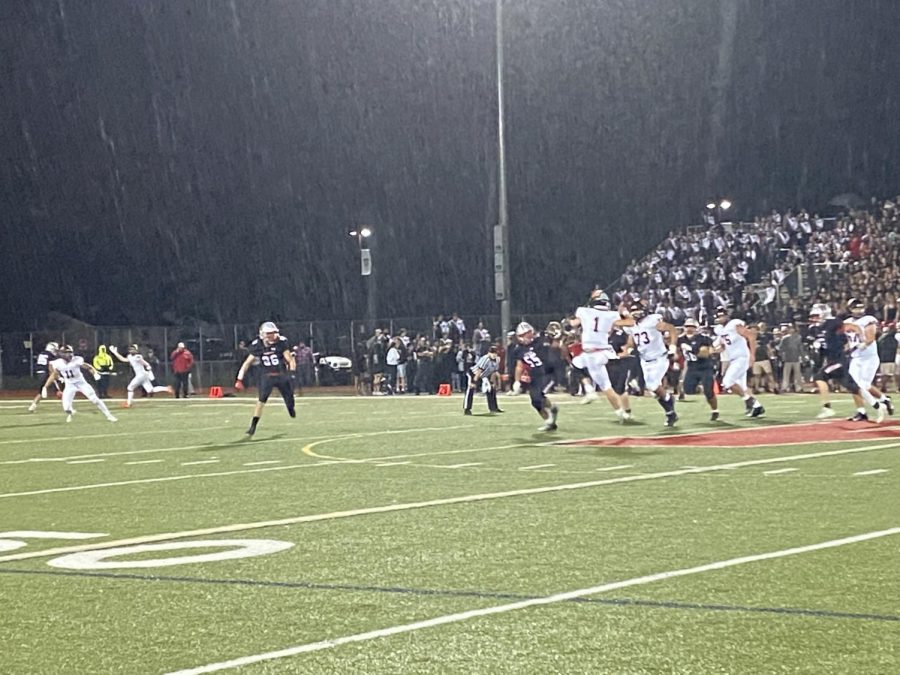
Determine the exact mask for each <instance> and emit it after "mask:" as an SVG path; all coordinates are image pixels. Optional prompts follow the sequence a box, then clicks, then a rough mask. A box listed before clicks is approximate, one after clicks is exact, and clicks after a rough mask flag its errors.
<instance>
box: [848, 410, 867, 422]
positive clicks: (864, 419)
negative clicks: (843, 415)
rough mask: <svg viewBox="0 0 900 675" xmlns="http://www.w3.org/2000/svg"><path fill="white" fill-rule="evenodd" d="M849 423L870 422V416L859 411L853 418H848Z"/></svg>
mask: <svg viewBox="0 0 900 675" xmlns="http://www.w3.org/2000/svg"><path fill="white" fill-rule="evenodd" d="M847 421H848V422H868V421H869V416H868V415H866V413H863V412H859V411H857V412H856V414H855V415H854V416H853V417H848V418H847Z"/></svg>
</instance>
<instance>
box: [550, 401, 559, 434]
mask: <svg viewBox="0 0 900 675" xmlns="http://www.w3.org/2000/svg"><path fill="white" fill-rule="evenodd" d="M557 416H559V408H557V407H556V406H555V405H552V406H550V423H551V424H552V425H553V427H554V428H555V427H556V418H557Z"/></svg>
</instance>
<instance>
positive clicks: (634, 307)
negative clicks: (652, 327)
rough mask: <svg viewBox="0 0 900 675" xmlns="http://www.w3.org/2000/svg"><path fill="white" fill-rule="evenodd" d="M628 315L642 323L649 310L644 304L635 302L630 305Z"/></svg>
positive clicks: (638, 301)
mask: <svg viewBox="0 0 900 675" xmlns="http://www.w3.org/2000/svg"><path fill="white" fill-rule="evenodd" d="M628 313H629V314H630V315H631V316H632V317H633V318H634V320H635V321H640V320H641V319H643V318H644V317H645V316H647V309H646V308H645V307H644V303H643V302H641V301H640V300H634V301H632V302H631V304H629V305H628Z"/></svg>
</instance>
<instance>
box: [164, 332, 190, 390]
mask: <svg viewBox="0 0 900 675" xmlns="http://www.w3.org/2000/svg"><path fill="white" fill-rule="evenodd" d="M169 361H171V362H172V372H173V373H174V374H175V398H181V397H182V394H184V398H187V397H188V377H190V374H191V369H192V368H193V367H194V355H193V354H192V353H191V350H190V349H188V348H187V347H185V346H184V343H183V342H179V343H178V345H177V346H176V347H175V349H173V350H172V353H171V354H170V355H169Z"/></svg>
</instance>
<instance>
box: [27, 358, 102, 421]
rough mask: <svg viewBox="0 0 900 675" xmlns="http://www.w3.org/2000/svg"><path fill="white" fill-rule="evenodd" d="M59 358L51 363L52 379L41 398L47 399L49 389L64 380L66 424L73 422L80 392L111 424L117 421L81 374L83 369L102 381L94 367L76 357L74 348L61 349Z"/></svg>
mask: <svg viewBox="0 0 900 675" xmlns="http://www.w3.org/2000/svg"><path fill="white" fill-rule="evenodd" d="M57 356H58V358H57V359H55V360H54V361H52V362H51V365H52V366H53V367H52V368H51V370H50V377H48V378H47V381H46V382H45V383H44V386H43V387H42V388H41V397H43V398H47V388H48V387H49V386H50V385H51V384H54V383H55V382H56V381H57V380H62V381H63V382H65V383H66V386H65V387H64V388H63V392H62V407H63V411H65V413H66V422H71V421H72V415H73V414H75V410H74V409H73V407H72V402H73V401H74V400H75V394H77V393H78V392H81V393H82V394H84V396H86V397H87V400H88V401H90V402H91V403H93V404H94V405H95V406H97V408H99V409H100V412H102V413H103V414H104V416H105V417H106V419H108V420H109V421H110V422H115V421H117V420H116V418H115V417H113V416H112V413H110V412H109V408H107V407H106V404H105V403H104V402H103V401H102V400H100V397H99V396H97V394H96V393H95V392H94V388H93V387H92V386H91V385H89V384H88V383H87V381H86V380H85V379H84V374H83V373H82V372H81V370H82V369H85V370H88V371H90V373H91V374H92V375H93V376H94V379H95V380H99V379H100V374H99V373H98V372H97V371H96V370H94V368H93V366H90V365H88V364H87V363H85V362H84V359H83V358H81V357H80V356H74V354H73V352H72V347H70V346H69V345H63V346H62V347H59V349H58V351H57Z"/></svg>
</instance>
